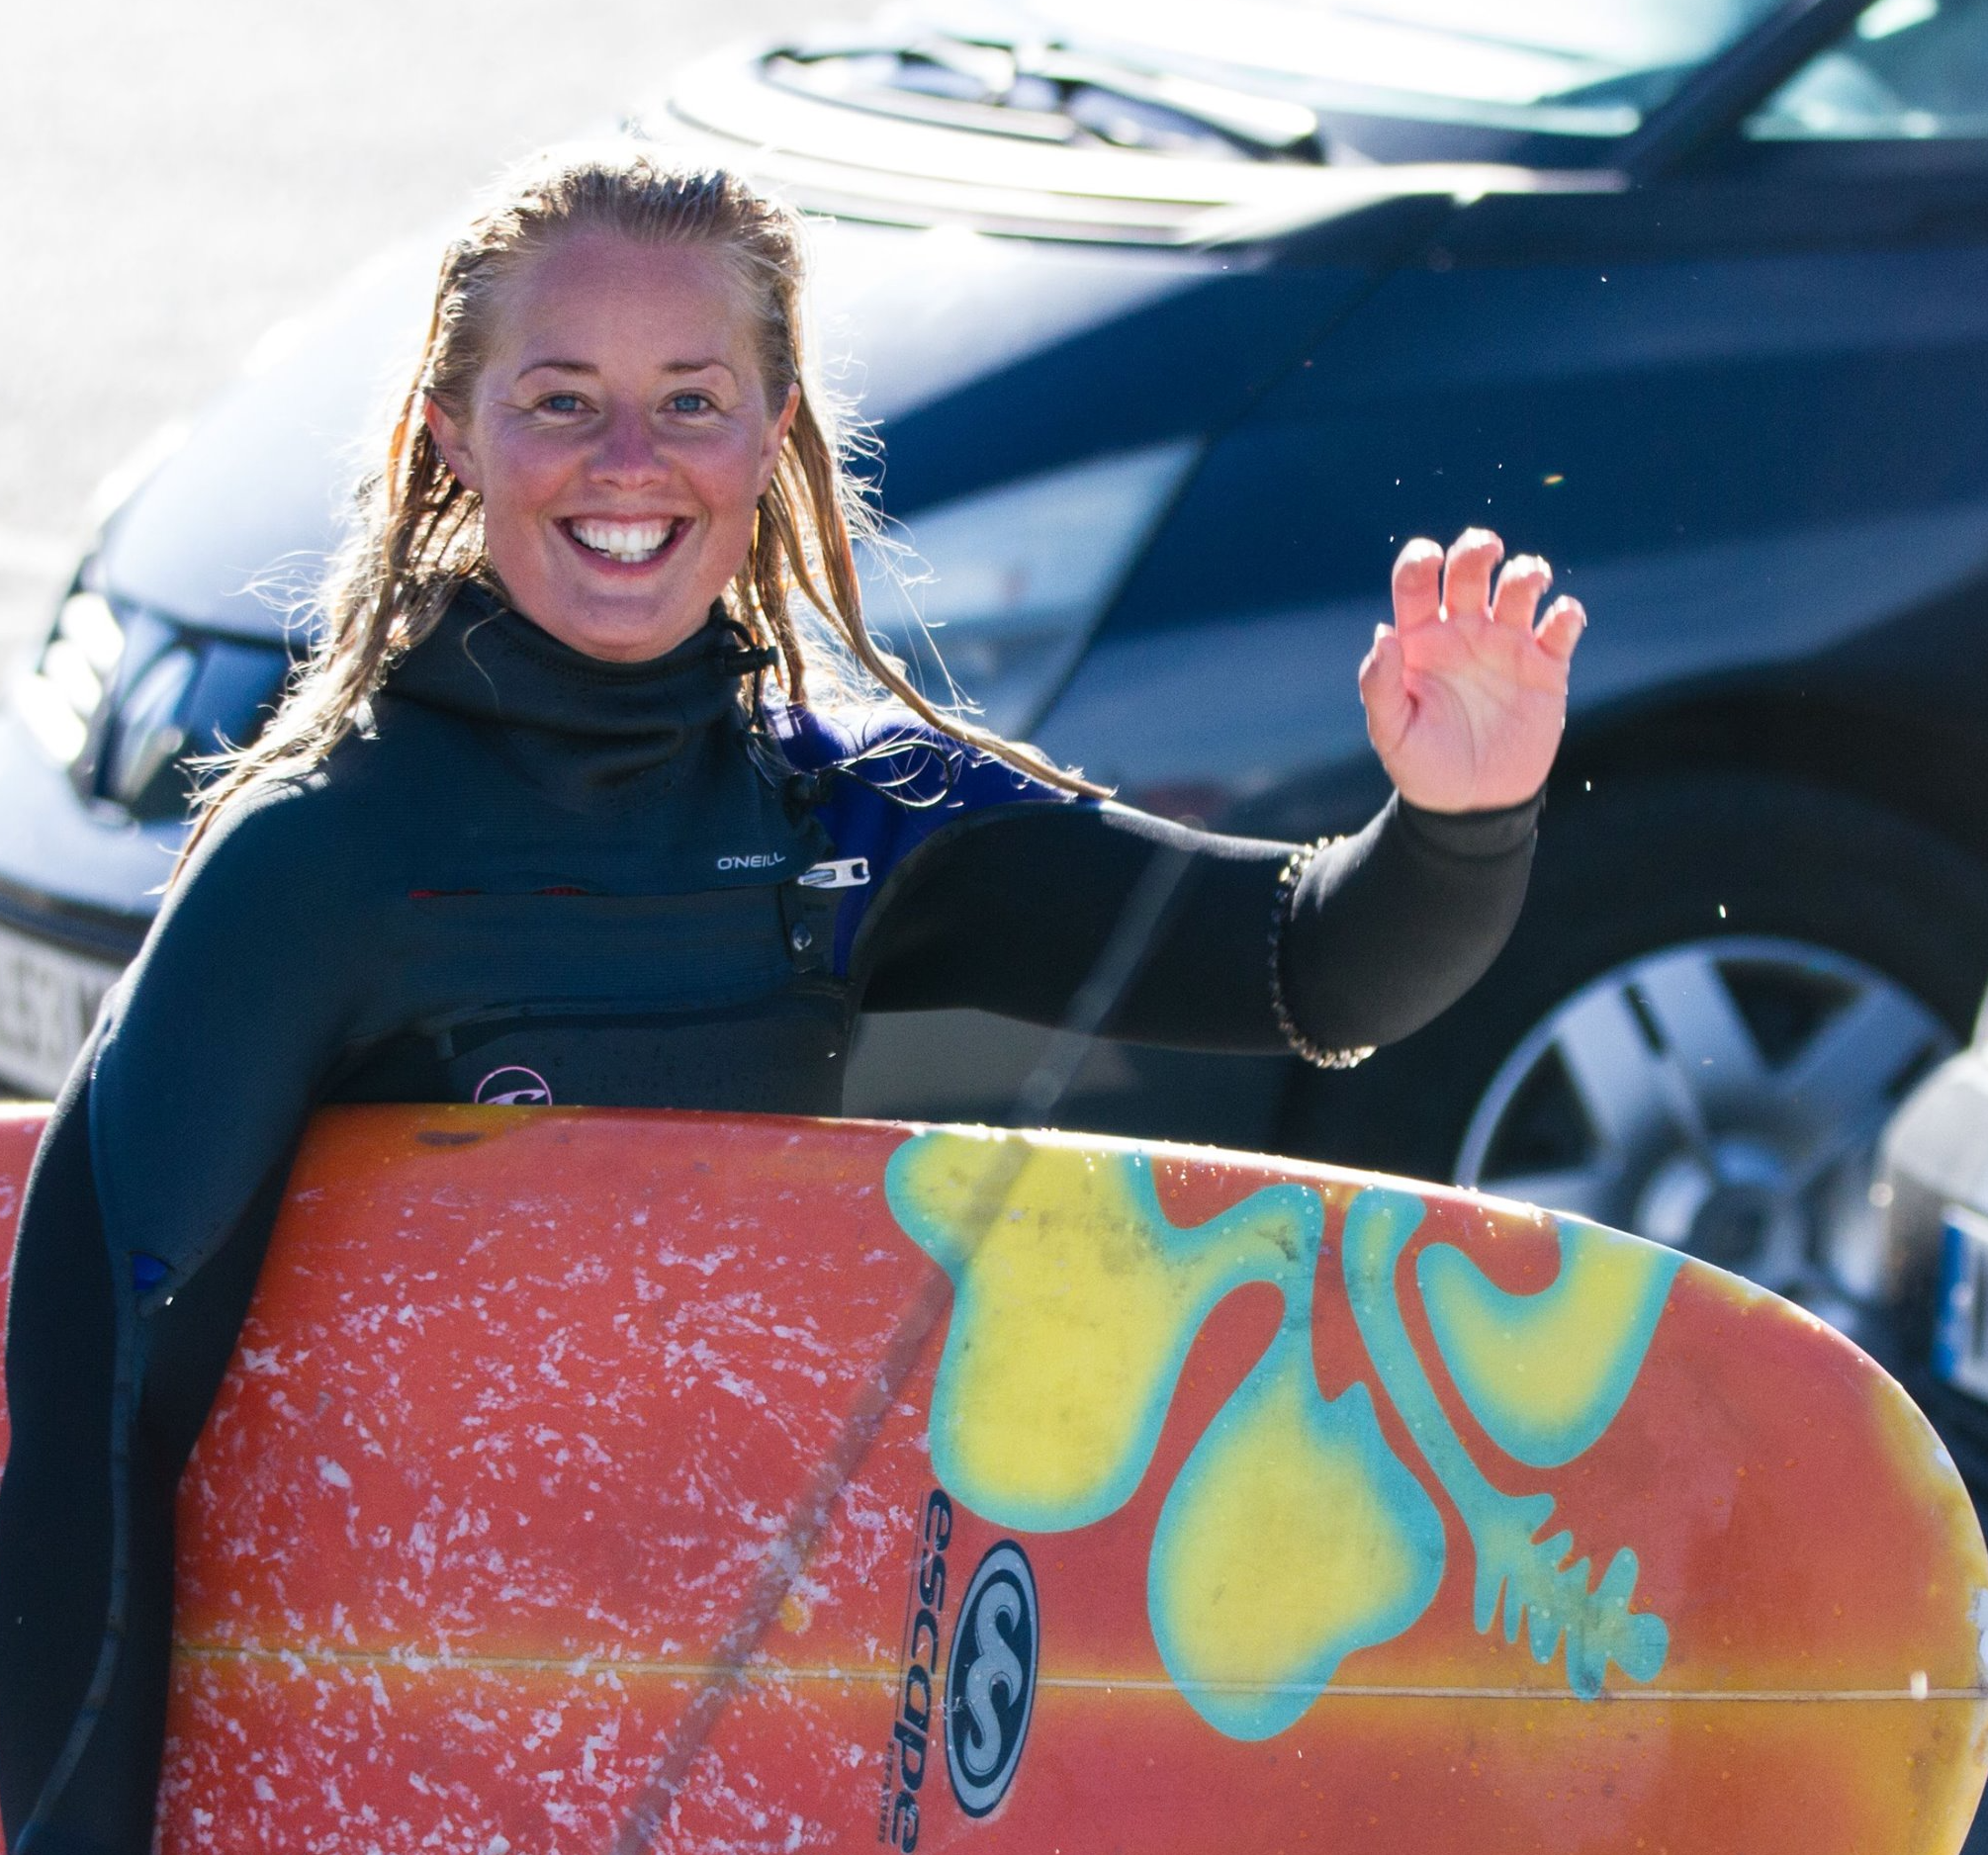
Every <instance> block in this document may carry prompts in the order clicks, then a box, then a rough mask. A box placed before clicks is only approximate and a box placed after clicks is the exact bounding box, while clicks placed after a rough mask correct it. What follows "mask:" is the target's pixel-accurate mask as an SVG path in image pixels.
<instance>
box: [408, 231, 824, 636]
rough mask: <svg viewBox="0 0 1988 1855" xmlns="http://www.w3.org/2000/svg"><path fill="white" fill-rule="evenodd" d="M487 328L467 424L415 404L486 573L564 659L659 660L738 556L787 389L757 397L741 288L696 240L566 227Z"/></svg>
mask: <svg viewBox="0 0 1988 1855" xmlns="http://www.w3.org/2000/svg"><path fill="white" fill-rule="evenodd" d="M493 320H494V325H493V328H492V330H491V343H490V351H489V354H488V356H487V357H486V360H485V363H484V368H483V372H482V373H481V374H480V375H479V376H478V379H477V383H476V387H475V390H474V394H473V397H472V400H471V403H470V404H469V405H468V406H467V407H464V408H463V409H462V414H463V415H462V416H461V417H460V418H457V417H454V416H452V415H451V414H449V413H448V412H446V411H444V410H443V409H442V407H441V406H440V405H438V404H436V403H435V402H434V401H433V400H430V401H429V402H428V408H427V416H428V424H429V428H430V430H431V431H432V432H433V433H434V436H435V440H436V442H437V443H438V444H439V445H440V446H441V449H442V454H443V456H444V457H445V458H447V460H448V462H449V467H450V468H451V469H452V470H453V471H454V472H455V474H456V476H457V478H458V479H459V480H460V481H461V482H462V484H463V485H464V486H466V487H467V488H470V489H473V490H475V491H476V492H477V493H478V494H479V495H480V496H482V498H483V505H484V536H485V545H486V547H487V549H488V551H489V554H490V559H491V564H492V566H493V567H495V568H496V569H497V574H498V576H499V577H500V578H501V579H502V581H503V584H504V588H505V590H506V591H507V592H508V593H509V595H510V598H511V601H512V603H513V604H514V605H515V606H516V607H517V609H518V610H519V611H520V612H522V613H523V614H524V615H525V616H526V617H527V618H529V619H532V620H533V621H535V622H536V623H537V624H539V625H541V626H542V627H544V629H545V630H547V631H549V632H551V633H552V635H553V636H554V637H555V638H558V639H559V640H561V641H562V642H563V643H565V644H569V645H571V646H573V648H574V649H575V650H577V651H585V652H586V653H587V655H588V656H589V657H598V658H607V659H611V660H613V661H615V662H618V663H636V662H640V661H641V660H643V659H645V658H653V657H660V656H662V655H663V653H664V652H666V651H668V650H670V649H672V648H673V647H674V646H676V645H678V644H680V643H682V641H683V640H684V639H685V638H687V637H689V636H690V634H691V633H692V632H694V631H696V630H697V628H698V627H699V626H700V625H702V624H703V623H704V619H705V615H706V614H707V613H708V612H709V610H710V607H711V602H712V600H714V599H715V598H716V597H717V596H718V594H719V593H720V592H721V591H722V590H723V589H724V587H725V586H726V584H727V583H728V582H729V581H730V580H731V578H732V576H733V575H734V574H736V573H737V572H738V571H739V568H740V567H741V566H742V565H743V563H744V562H745V559H746V555H747V552H748V550H749V549H750V548H751V546H752V539H753V516H754V510H755V506H756V504H757V503H758V501H759V499H760V495H761V493H762V492H763V491H764V490H765V489H766V487H767V485H768V483H769V482H770V481H771V479H772V473H773V465H774V462H775V460H776V459H777V457H778V455H779V449H780V443H781V440H782V439H784V438H785V436H786V433H787V427H788V425H789V424H790V423H791V422H792V420H793V415H794V407H795V405H796V404H797V403H798V400H799V392H798V390H797V389H793V388H789V389H788V392H787V394H786V397H785V398H784V400H782V401H779V402H777V403H775V404H773V405H770V406H769V405H768V402H767V390H766V385H765V383H764V382H763V381H762V379H761V377H760V369H759V364H758V361H757V359H756V357H755V343H754V327H753V323H752V319H751V317H750V315H749V313H748V311H747V309H746V306H745V304H744V302H743V300H742V294H741V292H740V290H739V287H738V286H737V285H736V284H735V283H734V282H733V281H732V279H731V277H730V276H729V274H728V273H727V272H726V270H725V268H724V265H723V263H722V261H721V260H720V259H719V258H718V257H717V256H715V255H714V254H713V253H712V252H710V251H708V250H702V249H699V248H697V247H694V246H684V245H651V244H640V243H637V242H635V241H634V240H632V239H628V238H623V237H621V236H619V235H618V234H616V233H614V232H607V231H586V232H575V233H572V234H570V235H569V236H567V237H565V238H563V239H561V240H560V241H559V242H558V243H557V244H555V245H553V246H552V247H551V248H549V249H548V250H546V251H545V252H543V253H542V254H541V255H540V256H538V257H537V258H535V259H534V260H532V261H531V262H530V263H528V264H527V265H525V266H523V267H522V268H521V269H519V270H518V271H517V272H516V273H514V274H513V275H512V276H511V277H510V278H509V279H507V280H506V281H505V283H504V284H503V285H502V287H501V288H500V290H499V293H498V296H497V304H496V312H495V316H494V318H493Z"/></svg>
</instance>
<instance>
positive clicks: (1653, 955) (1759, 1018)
mask: <svg viewBox="0 0 1988 1855" xmlns="http://www.w3.org/2000/svg"><path fill="white" fill-rule="evenodd" d="M1984 971H1988V870H1984V869H1983V868H1982V866H1981V865H1979V864H1978V863H1976V862H1975V861H1974V860H1973V859H1972V858H1970V857H1968V856H1966V855H1965V854H1964V853H1962V852H1960V851H1959V850H1957V849H1956V848H1954V846H1952V845H1951V844H1950V843H1948V842H1947V841H1946V840H1945V839H1942V838H1940V837H1938V836H1937V835H1935V834H1934V833H1932V832H1930V831H1928V830H1926V829H1924V828H1923V827H1921V826H1919V825H1917V824H1915V823H1913V822H1912V821H1910V820H1907V819H1904V818H1901V817H1899V816H1897V815H1896V814H1893V813H1890V812H1886V811H1883V810H1881V809H1879V808H1877V807H1875V806H1872V805H1869V804H1866V803H1865V802H1863V801H1861V800H1859V799H1856V798H1853V797H1851V796H1849V795H1847V794H1842V793H1837V792H1831V791H1827V790H1823V789H1820V788H1815V787H1809V786H1803V785H1798V784H1795V783H1793V782H1788V781H1781V780H1776V779H1770V778H1764V777H1753V776H1744V775H1702V776H1676V777H1671V778H1646V779H1638V780H1634V781H1624V782H1621V783H1620V784H1618V785H1615V786H1614V787H1613V788H1612V789H1611V788H1608V787H1604V788H1603V789H1601V790H1599V791H1588V790H1581V791H1578V792H1574V793H1570V794H1560V793H1556V794H1555V796H1554V798H1553V802H1552V804H1551V805H1550V806H1549V808H1548V812H1547V814H1546V817H1545V818H1544V819H1543V821H1542V825H1541V833H1540V850H1539V856H1538V860H1537V863H1536V866H1535V869H1534V875H1533V882H1532V887H1531V889H1530V891H1529V893H1528V896H1527V900H1526V906H1525V911H1524V914H1523V916H1522V918H1521V920H1520V922H1519V924H1518V927H1517V928H1516V929H1515V931H1514V932H1513V935H1512V938H1511V941H1510V943H1509V944H1508V945H1507V947H1506V948H1505V950H1504V952H1503V953H1502V954H1501V955H1500V956H1499V958H1498V960H1497V961H1496V963H1495V964H1494V965H1493V966H1492V968H1491V971H1490V972H1489V973H1488V974H1487V975H1486V977H1485V978H1484V979H1483V980H1482V981H1480V982H1479V984H1478V986H1477V987H1476V988H1475V989H1474V991H1473V992H1472V993H1471V994H1470V996H1469V997H1468V998H1466V999H1465V1000H1464V1001H1463V1002H1462V1003H1461V1004H1459V1005H1458V1006H1456V1007H1454V1008H1453V1009H1452V1010H1451V1011H1450V1012H1448V1013H1446V1014H1445V1015H1444V1016H1442V1017H1441V1018H1439V1019H1438V1020H1437V1021H1436V1022H1435V1023H1433V1024H1431V1025H1430V1026H1429V1027H1428V1028H1427V1029H1425V1030H1422V1031H1420V1032H1418V1033H1417V1034H1416V1035H1414V1036H1413V1037H1410V1038H1408V1039H1406V1040H1405V1041H1403V1042H1402V1043H1401V1044H1398V1045H1396V1046H1394V1047H1393V1048H1392V1049H1388V1050H1384V1051H1382V1052H1381V1053H1380V1054H1379V1055H1377V1056H1376V1057H1374V1058H1373V1059H1372V1060H1371V1061H1370V1062H1369V1063H1368V1064H1367V1065H1366V1066H1365V1067H1364V1068H1363V1069H1360V1070H1356V1071H1353V1072H1350V1073H1348V1074H1346V1075H1343V1076H1334V1075H1318V1074H1316V1073H1315V1072H1308V1073H1307V1074H1306V1075H1304V1076H1303V1077H1302V1078H1299V1079H1297V1080H1296V1081H1295V1082H1294V1086H1293V1092H1292V1095H1291V1097H1290V1099H1289V1101H1288V1102H1287V1112H1288V1116H1289V1118H1288V1119H1287V1121H1286V1123H1285V1128H1284V1132H1285V1133H1286V1135H1287V1138H1288V1143H1289V1144H1290V1145H1292V1146H1293V1147H1294V1148H1295V1149H1296V1150H1299V1151H1303V1152H1309V1153H1313V1154H1316V1155H1318V1156H1320V1157H1329V1158H1332V1159H1334V1160H1338V1161H1342V1162H1347V1163H1352V1164H1358V1165H1369V1166H1376V1167H1380V1168H1383V1169H1386V1170H1393V1171H1401V1172H1405V1173H1409V1174H1413V1175H1417V1176H1421V1177H1431V1178H1447V1179H1451V1180H1453V1181H1455V1182H1456V1183H1458V1184H1463V1185H1474V1186H1479V1187H1482V1188H1483V1189H1484V1190H1486V1191H1488V1192H1495V1193H1498V1194H1500V1195H1503V1196H1511V1197H1519V1198H1525V1199H1529V1200H1531V1201H1533V1202H1537V1203H1544V1204H1547V1205H1549V1206H1551V1207H1552V1208H1555V1209H1561V1210H1571V1211H1576V1212H1579V1213H1581V1214H1582V1215H1584V1216H1588V1217H1592V1218H1594V1219H1596V1220H1597V1221H1600V1222H1604V1223H1609V1224H1613V1225H1616V1226H1618V1227H1620V1228H1623V1229H1629V1230H1634V1231H1637V1232H1638V1233H1639V1234H1641V1235H1644V1236H1648V1237H1652V1238H1654V1239H1656V1240H1657V1241H1659V1242H1664V1243H1670V1244H1674V1245H1676V1246H1677V1247H1679V1248H1682V1249H1685V1250H1687V1251H1689V1252H1691V1253H1693V1254H1695V1255H1698V1256H1702V1257H1704V1258H1705V1259H1706V1260H1708V1261H1711V1262H1715V1263H1718V1264H1720V1265H1721V1266H1722V1267H1725V1268H1728V1269H1733V1270H1737V1271H1738V1272H1740V1273H1742V1274H1745V1275H1749V1276H1752V1277H1754V1278H1755V1279H1756V1280H1758V1281H1762V1282H1764V1283H1765V1284H1766V1285H1767V1286H1769V1287H1772V1288H1774V1289H1775V1290H1776V1291H1777V1292H1779V1293H1782V1294H1787V1295H1790V1296H1791V1297H1793V1298H1796V1299H1799V1300H1801V1301H1803V1302H1804V1303H1806V1304H1808V1305H1810V1306H1812V1307H1814V1308H1815V1309H1816V1311H1817V1312H1818V1313H1821V1314H1824V1315H1825V1316H1827V1317H1829V1318H1832V1319H1835V1320H1837V1321H1839V1322H1840V1323H1842V1324H1846V1325H1852V1326H1853V1325H1855V1324H1857V1313H1858V1310H1859V1309H1860V1308H1861V1307H1865V1306H1870V1305H1873V1304H1875V1303H1876V1302H1878V1301H1879V1300H1881V1298H1882V1295H1883V1290H1884V1287H1885V1285H1886V1284H1885V1282H1884V1281H1883V1279H1882V1268H1881V1262H1882V1259H1881V1257H1880V1255H1879V1253H1878V1248H1877V1243H1878V1221H1877V1218H1876V1215H1875V1213H1874V1211H1873V1208H1872V1206H1871V1203H1870V1193H1869V1187H1870V1177H1871V1155H1872V1151H1873V1148H1874V1145H1875V1142H1876V1138H1877V1135H1878V1132H1879V1130H1880V1129H1881V1128H1882V1126H1883V1124H1884V1122H1885V1120H1886V1119H1887V1118H1888V1117H1889V1115H1890V1113H1891V1111H1892V1109H1893V1108H1894V1107H1895V1106H1896V1104H1897V1103H1898V1102H1899V1100H1900V1099H1901V1098H1902V1097H1903V1095H1904V1094H1905V1093H1906V1091H1907V1090H1908V1089H1910V1087H1911V1086H1912V1084H1913V1083H1914V1082H1915V1081H1916V1080H1917V1079H1918V1078H1919V1077H1920V1076H1921V1075H1923V1074H1924V1073H1925V1071H1926V1070H1927V1069H1928V1068H1929V1067H1931V1065H1933V1064H1934V1063H1936V1062H1938V1061H1939V1060H1940V1059H1941V1058H1942V1057H1943V1056H1944V1055H1946V1054H1947V1053H1948V1052H1949V1051H1950V1050H1952V1049H1953V1048H1954V1047H1955V1045H1956V1043H1957V1041H1958V1039H1959V1037H1960V1035H1962V1034H1963V1033H1964V1031H1965V1029H1966V1027H1967V1025H1968V1024H1969V1022H1970V1021H1971V1019H1972V1017H1973V1015H1974V1011H1975V1008H1976V1006H1977V1005H1978V1003H1979V1000H1980V993H1981V987H1982V981H1983V975H1984Z"/></svg>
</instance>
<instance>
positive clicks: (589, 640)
mask: <svg viewBox="0 0 1988 1855" xmlns="http://www.w3.org/2000/svg"><path fill="white" fill-rule="evenodd" d="M517 605H518V610H519V611H521V612H522V613H523V614H524V615H525V617H527V618H528V619H530V620H531V621H532V623H533V624H535V625H536V626H537V627H538V628H539V629H540V630H541V631H546V632H550V633H551V634H552V636H553V637H555V638H557V639H558V640H559V641H560V643H561V644H563V645H567V646H569V647H571V648H572V649H573V650H575V651H579V652H582V653H583V654H584V655H586V656H587V657H597V658H600V659H602V660H603V661H604V662H606V663H644V662H646V661H647V660H649V659H650V658H656V657H663V656H666V655H667V654H668V653H669V652H671V651H674V650H675V649H676V648H677V647H678V645H679V644H681V643H682V642H683V640H684V639H685V638H688V637H689V636H691V634H692V633H694V632H696V631H698V630H700V629H701V628H702V626H703V624H704V621H705V619H706V618H708V617H709V615H710V610H711V601H710V600H709V599H704V598H694V597H693V598H689V599H685V598H682V597H680V596H679V597H676V598H669V597H662V598H658V597H651V598H647V599H640V598H629V597H626V596H623V597H622V598H618V599H600V598H586V599H574V598H571V597H567V598H552V599H545V600H533V601H532V602H530V603H529V604H527V603H525V602H524V601H523V600H519V601H518V602H517Z"/></svg>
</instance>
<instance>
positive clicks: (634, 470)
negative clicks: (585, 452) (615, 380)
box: [593, 405, 670, 484]
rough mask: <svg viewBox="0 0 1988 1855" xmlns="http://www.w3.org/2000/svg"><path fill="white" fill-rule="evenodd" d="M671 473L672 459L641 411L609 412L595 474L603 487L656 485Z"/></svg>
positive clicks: (627, 407)
mask: <svg viewBox="0 0 1988 1855" xmlns="http://www.w3.org/2000/svg"><path fill="white" fill-rule="evenodd" d="M669 473H670V457H669V453H668V451H667V450H666V448H665V446H664V444H663V441H662V439H661V437H660V435H659V434H658V433H657V432H656V430H655V429H654V427H653V426H652V425H651V424H650V422H649V420H648V419H647V418H646V417H645V416H644V414H643V411H642V409H641V407H639V406H634V405H617V406H614V407H612V408H610V410H609V414H608V417H607V419H606V421H605V422H604V424H603V425H602V426H601V428H600V437H599V441H598V443H597V444H596V445H595V447H594V453H593V474H594V475H595V476H596V477H598V478H599V479H600V480H601V481H602V482H603V483H611V484H625V483H645V484H646V483H653V482H655V481H656V480H657V479H658V478H659V477H667V476H668V475H669Z"/></svg>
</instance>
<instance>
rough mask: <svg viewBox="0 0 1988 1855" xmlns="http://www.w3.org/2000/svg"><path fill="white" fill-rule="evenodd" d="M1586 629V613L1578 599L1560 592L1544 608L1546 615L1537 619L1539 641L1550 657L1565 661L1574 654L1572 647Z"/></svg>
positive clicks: (1576, 643) (1579, 640) (1577, 642)
mask: <svg viewBox="0 0 1988 1855" xmlns="http://www.w3.org/2000/svg"><path fill="white" fill-rule="evenodd" d="M1586 629H1587V614H1586V612H1584V611H1583V610H1582V609H1581V601H1580V600H1579V599H1574V598H1569V597H1568V596H1567V595H1566V594H1564V593H1563V594H1562V595H1561V596H1560V597H1559V598H1558V599H1556V600H1554V602H1553V603H1552V604H1551V605H1549V606H1548V607H1547V608H1546V616H1545V617H1544V618H1543V619H1541V620H1540V621H1539V632H1538V637H1539V642H1540V646H1541V648H1542V649H1544V650H1545V651H1546V653H1547V654H1548V655H1549V656H1550V657H1554V658H1557V659H1559V661H1560V662H1561V663H1566V662H1567V661H1568V659H1569V658H1571V657H1572V656H1573V655H1574V647H1575V646H1576V645H1578V644H1579V643H1580V642H1581V633H1582V632H1583V631H1585V630H1586Z"/></svg>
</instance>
